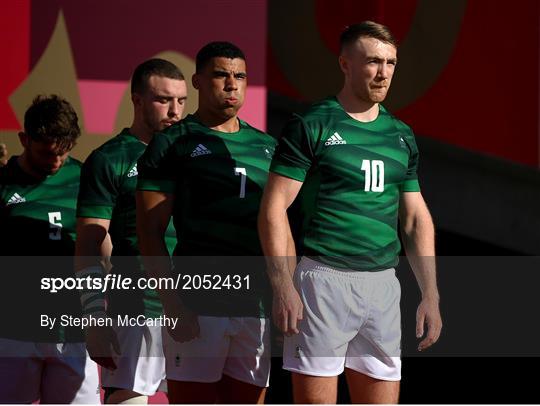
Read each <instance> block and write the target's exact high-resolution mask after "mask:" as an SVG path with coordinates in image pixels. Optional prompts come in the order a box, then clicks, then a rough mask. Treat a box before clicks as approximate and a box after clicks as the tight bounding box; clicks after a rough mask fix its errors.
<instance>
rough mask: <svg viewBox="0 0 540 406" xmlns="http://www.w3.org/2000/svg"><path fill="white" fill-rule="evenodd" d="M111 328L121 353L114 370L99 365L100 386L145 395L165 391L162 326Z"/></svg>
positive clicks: (116, 358)
mask: <svg viewBox="0 0 540 406" xmlns="http://www.w3.org/2000/svg"><path fill="white" fill-rule="evenodd" d="M113 328H114V331H115V332H116V336H117V338H118V342H119V344H120V349H121V351H122V354H121V355H120V356H116V357H114V361H115V362H116V366H117V369H115V370H114V371H111V370H109V369H107V368H101V386H102V387H104V388H118V389H128V390H132V391H135V392H137V393H140V394H141V395H145V396H152V395H154V394H155V393H156V392H157V391H158V390H161V391H166V388H167V386H166V381H165V357H164V354H163V343H162V339H161V326H115V327H113Z"/></svg>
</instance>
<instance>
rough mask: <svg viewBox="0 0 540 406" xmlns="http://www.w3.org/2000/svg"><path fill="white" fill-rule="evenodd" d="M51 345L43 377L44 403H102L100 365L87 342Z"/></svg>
mask: <svg viewBox="0 0 540 406" xmlns="http://www.w3.org/2000/svg"><path fill="white" fill-rule="evenodd" d="M48 346H51V347H52V348H51V350H50V351H49V354H48V355H49V356H48V357H47V359H46V362H45V368H44V371H43V375H42V379H41V403H64V404H65V403H75V404H88V403H90V404H92V403H99V402H100V398H99V379H98V368H97V365H96V363H95V362H94V361H92V360H91V359H90V357H89V356H88V354H87V352H86V345H85V343H59V344H48Z"/></svg>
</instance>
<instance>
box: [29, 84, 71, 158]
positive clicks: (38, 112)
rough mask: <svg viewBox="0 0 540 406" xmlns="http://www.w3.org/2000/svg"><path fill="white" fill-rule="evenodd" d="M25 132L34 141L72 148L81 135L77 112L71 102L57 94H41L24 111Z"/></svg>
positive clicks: (66, 148) (63, 148) (61, 147)
mask: <svg viewBox="0 0 540 406" xmlns="http://www.w3.org/2000/svg"><path fill="white" fill-rule="evenodd" d="M24 132H25V133H26V134H27V135H28V136H29V137H30V139H31V140H33V141H42V142H47V143H55V144H56V145H57V147H58V148H59V149H61V150H70V149H71V148H73V146H74V145H75V143H76V141H77V138H79V136H80V135H81V130H80V128H79V119H78V117H77V113H76V112H75V110H74V109H73V107H72V106H71V104H69V102H68V101H67V100H65V99H63V98H62V97H60V96H57V95H55V94H53V95H50V96H45V95H39V96H37V97H36V98H35V99H34V100H33V101H32V105H31V106H30V107H29V108H28V110H26V113H24Z"/></svg>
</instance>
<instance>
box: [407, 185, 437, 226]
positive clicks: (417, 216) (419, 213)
mask: <svg viewBox="0 0 540 406" xmlns="http://www.w3.org/2000/svg"><path fill="white" fill-rule="evenodd" d="M399 220H400V222H401V226H402V228H404V229H407V228H408V227H410V226H412V225H414V224H415V223H417V222H420V221H431V215H430V214H429V210H428V208H427V205H426V202H425V200H424V197H423V196H422V193H420V192H403V193H401V196H400V201H399Z"/></svg>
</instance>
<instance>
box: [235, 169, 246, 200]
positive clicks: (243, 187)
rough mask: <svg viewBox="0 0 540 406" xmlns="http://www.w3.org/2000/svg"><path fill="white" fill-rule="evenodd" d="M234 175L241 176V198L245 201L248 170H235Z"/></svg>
mask: <svg viewBox="0 0 540 406" xmlns="http://www.w3.org/2000/svg"><path fill="white" fill-rule="evenodd" d="M234 174H235V175H236V176H238V175H240V198H241V199H243V198H244V197H246V177H247V172H246V168H234Z"/></svg>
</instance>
